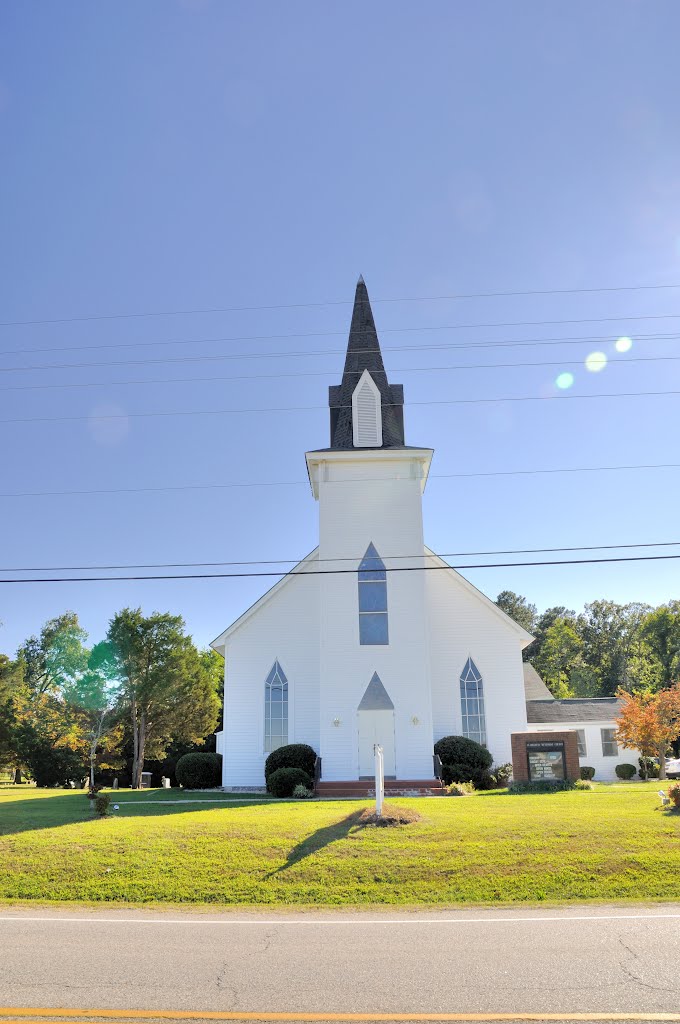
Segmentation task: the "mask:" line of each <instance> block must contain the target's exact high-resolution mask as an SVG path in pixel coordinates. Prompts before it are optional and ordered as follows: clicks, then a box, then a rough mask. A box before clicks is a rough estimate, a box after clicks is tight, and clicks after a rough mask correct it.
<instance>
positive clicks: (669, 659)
mask: <svg viewBox="0 0 680 1024" xmlns="http://www.w3.org/2000/svg"><path fill="white" fill-rule="evenodd" d="M641 632H642V637H643V638H644V640H645V642H646V644H647V647H648V649H649V651H651V653H652V655H653V656H654V658H656V660H657V663H658V666H659V675H660V685H661V686H663V687H669V686H672V685H673V683H674V682H676V681H677V680H678V679H680V601H669V602H668V604H663V605H661V607H659V608H655V609H654V611H651V612H649V614H648V615H647V616H646V618H645V619H644V621H643V623H642V628H641Z"/></svg>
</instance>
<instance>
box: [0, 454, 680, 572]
mask: <svg viewBox="0 0 680 1024" xmlns="http://www.w3.org/2000/svg"><path fill="white" fill-rule="evenodd" d="M641 469H680V462H655V463H642V464H638V465H630V466H573V467H566V468H559V469H499V470H491V471H487V472H475V473H430V474H429V476H428V480H432V479H434V480H468V479H471V478H476V477H505V476H542V475H545V474H555V473H604V472H620V471H634V470H641ZM376 480H377V478H376V477H361V479H359V478H357V479H355V480H352V479H348V480H346V481H345V483H371V482H375V481H376ZM241 487H309V480H253V481H245V482H232V483H228V484H214V483H213V484H164V485H162V486H160V487H101V488H94V489H91V490H69V491H4V492H0V499H2V498H64V497H75V496H77V497H83V496H86V495H95V494H149V493H152V494H160V493H165V492H167V491H222V490H230V489H232V488H241ZM618 546H619V545H617V547H618ZM636 546H637V545H636ZM579 550H580V549H579ZM487 553H494V554H495V552H480V554H487Z"/></svg>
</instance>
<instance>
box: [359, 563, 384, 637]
mask: <svg viewBox="0 0 680 1024" xmlns="http://www.w3.org/2000/svg"><path fill="white" fill-rule="evenodd" d="M359 643H360V644H362V645H363V644H387V643H389V635H388V629H387V573H386V572H385V565H384V563H383V561H382V559H381V557H380V555H379V554H378V552H377V551H376V549H375V547H374V546H373V544H369V545H368V547H367V549H366V554H365V555H364V557H363V558H362V560H361V563H360V565H359Z"/></svg>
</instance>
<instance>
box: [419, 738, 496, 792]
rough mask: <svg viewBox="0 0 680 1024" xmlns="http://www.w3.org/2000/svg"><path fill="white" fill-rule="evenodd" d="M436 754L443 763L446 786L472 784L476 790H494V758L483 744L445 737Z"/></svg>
mask: <svg viewBox="0 0 680 1024" xmlns="http://www.w3.org/2000/svg"><path fill="white" fill-rule="evenodd" d="M434 752H435V754H438V755H439V757H440V758H441V762H442V775H443V778H444V783H445V785H447V786H449V785H450V784H451V783H452V782H472V783H473V784H474V787H475V789H493V788H494V787H495V785H496V780H495V778H494V777H493V775H492V774H491V770H490V769H491V765H492V763H493V757H492V756H491V753H490V752H489V751H488V750H487V749H486V747H483V746H482V745H481V743H475V741H474V740H470V739H468V738H467V736H444V737H443V738H442V739H440V740H437V742H436V743H435V745H434Z"/></svg>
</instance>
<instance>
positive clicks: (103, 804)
mask: <svg viewBox="0 0 680 1024" xmlns="http://www.w3.org/2000/svg"><path fill="white" fill-rule="evenodd" d="M110 803H111V797H110V796H109V794H108V793H97V795H96V797H95V798H94V809H95V811H96V812H97V814H98V815H99V817H100V818H105V817H106V815H107V814H108V813H109V804H110Z"/></svg>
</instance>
